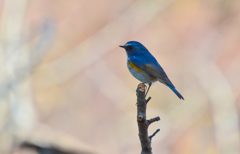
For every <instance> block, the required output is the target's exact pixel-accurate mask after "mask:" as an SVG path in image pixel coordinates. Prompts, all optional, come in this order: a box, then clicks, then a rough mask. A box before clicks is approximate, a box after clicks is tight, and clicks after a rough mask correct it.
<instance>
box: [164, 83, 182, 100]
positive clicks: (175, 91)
mask: <svg viewBox="0 0 240 154" xmlns="http://www.w3.org/2000/svg"><path fill="white" fill-rule="evenodd" d="M167 86H168V87H169V88H170V89H171V90H172V91H173V92H174V93H175V94H176V95H177V96H178V97H179V98H180V99H183V100H184V98H183V97H182V95H181V94H180V93H179V92H178V91H177V90H176V89H175V88H174V87H172V86H170V85H167Z"/></svg>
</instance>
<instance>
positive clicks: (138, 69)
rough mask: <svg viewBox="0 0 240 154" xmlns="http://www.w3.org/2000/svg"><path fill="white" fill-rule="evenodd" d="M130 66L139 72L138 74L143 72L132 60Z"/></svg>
mask: <svg viewBox="0 0 240 154" xmlns="http://www.w3.org/2000/svg"><path fill="white" fill-rule="evenodd" d="M129 66H130V67H131V68H133V69H135V70H136V71H138V72H142V70H141V69H140V68H138V67H136V66H135V65H134V64H133V63H132V61H131V60H130V63H129Z"/></svg>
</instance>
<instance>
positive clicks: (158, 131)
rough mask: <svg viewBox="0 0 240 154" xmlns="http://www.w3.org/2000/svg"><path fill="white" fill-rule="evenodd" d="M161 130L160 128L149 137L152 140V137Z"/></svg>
mask: <svg viewBox="0 0 240 154" xmlns="http://www.w3.org/2000/svg"><path fill="white" fill-rule="evenodd" d="M159 131H160V129H157V130H156V131H155V132H154V133H153V134H152V135H151V136H149V139H150V140H152V138H153V137H154V136H155V135H156V134H157V133H158V132H159Z"/></svg>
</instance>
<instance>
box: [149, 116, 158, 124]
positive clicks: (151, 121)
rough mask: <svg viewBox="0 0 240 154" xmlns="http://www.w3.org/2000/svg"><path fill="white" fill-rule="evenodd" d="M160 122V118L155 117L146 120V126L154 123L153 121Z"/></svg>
mask: <svg viewBox="0 0 240 154" xmlns="http://www.w3.org/2000/svg"><path fill="white" fill-rule="evenodd" d="M159 120H160V117H155V118H152V119H150V120H147V122H148V125H150V124H151V123H153V122H155V121H159Z"/></svg>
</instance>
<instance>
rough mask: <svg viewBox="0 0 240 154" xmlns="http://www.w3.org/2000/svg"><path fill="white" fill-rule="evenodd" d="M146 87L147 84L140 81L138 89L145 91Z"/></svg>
mask: <svg viewBox="0 0 240 154" xmlns="http://www.w3.org/2000/svg"><path fill="white" fill-rule="evenodd" d="M145 87H146V85H145V84H144V83H140V84H139V85H138V87H137V89H139V90H140V91H141V92H144V93H145Z"/></svg>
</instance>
